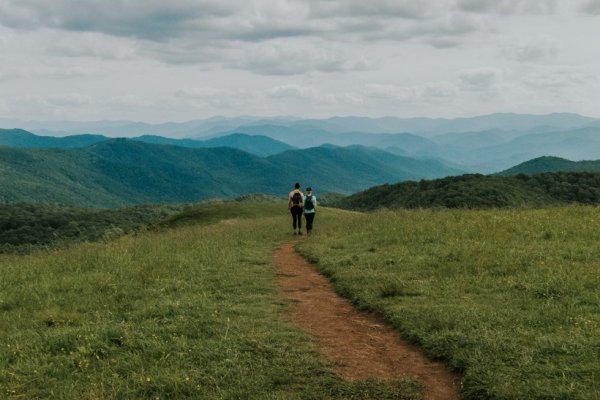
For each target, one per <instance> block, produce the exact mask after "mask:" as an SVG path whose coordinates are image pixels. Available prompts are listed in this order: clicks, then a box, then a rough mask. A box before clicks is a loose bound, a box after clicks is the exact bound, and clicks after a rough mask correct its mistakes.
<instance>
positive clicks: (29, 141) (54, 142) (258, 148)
mask: <svg viewBox="0 0 600 400" xmlns="http://www.w3.org/2000/svg"><path fill="white" fill-rule="evenodd" d="M107 140H111V138H109V137H106V136H102V135H91V134H83V135H73V136H65V137H54V136H38V135H34V134H33V133H31V132H27V131H24V130H22V129H0V146H8V147H20V148H51V149H52V148H56V149H72V148H79V147H86V146H90V145H92V144H96V143H100V142H104V141H107ZM132 140H136V141H140V142H145V143H152V144H164V145H171V146H180V147H189V148H195V149H198V148H214V147H230V148H233V149H238V150H243V151H246V152H248V153H251V154H255V155H258V156H261V157H265V156H269V155H273V154H277V153H281V152H283V151H286V150H292V149H294V147H292V146H290V145H288V144H285V143H283V142H279V141H277V140H275V139H271V138H269V137H266V136H261V135H253V136H250V135H245V134H241V133H234V134H230V135H227V136H221V137H217V138H213V139H207V140H194V139H173V138H166V137H162V136H153V135H145V136H139V137H135V138H132Z"/></svg>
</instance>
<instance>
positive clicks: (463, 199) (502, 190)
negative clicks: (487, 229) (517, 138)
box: [334, 172, 600, 211]
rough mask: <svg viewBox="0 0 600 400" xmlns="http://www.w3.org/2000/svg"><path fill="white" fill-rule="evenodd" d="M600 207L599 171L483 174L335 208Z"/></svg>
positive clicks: (383, 190) (367, 194)
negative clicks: (577, 204) (576, 204)
mask: <svg viewBox="0 0 600 400" xmlns="http://www.w3.org/2000/svg"><path fill="white" fill-rule="evenodd" d="M566 203H582V204H598V203H600V172H596V173H592V172H548V173H543V174H535V175H524V174H520V175H516V176H486V175H479V174H470V175H462V176H455V177H446V178H442V179H436V180H421V181H418V182H417V181H410V182H401V183H397V184H394V185H381V186H376V187H372V188H370V189H367V190H365V191H362V192H359V193H355V194H353V195H351V196H348V197H346V198H344V199H343V200H341V201H338V202H336V203H334V204H335V205H336V206H338V207H340V208H346V209H352V210H359V211H368V210H375V209H378V208H390V209H397V208H429V207H447V208H504V207H543V206H548V205H559V204H566Z"/></svg>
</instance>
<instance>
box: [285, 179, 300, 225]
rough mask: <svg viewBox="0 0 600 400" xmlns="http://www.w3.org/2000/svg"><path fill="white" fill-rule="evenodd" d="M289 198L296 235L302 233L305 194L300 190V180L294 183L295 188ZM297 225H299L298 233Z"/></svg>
mask: <svg viewBox="0 0 600 400" xmlns="http://www.w3.org/2000/svg"><path fill="white" fill-rule="evenodd" d="M288 198H289V201H288V208H289V210H290V212H291V213H292V226H293V227H294V235H302V205H303V204H304V194H303V193H302V191H301V190H300V184H299V183H298V182H296V184H295V185H294V190H292V191H291V192H290V195H289V196H288ZM296 226H297V227H298V232H297V233H296Z"/></svg>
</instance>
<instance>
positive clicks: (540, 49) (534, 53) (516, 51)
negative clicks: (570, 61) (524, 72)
mask: <svg viewBox="0 0 600 400" xmlns="http://www.w3.org/2000/svg"><path fill="white" fill-rule="evenodd" d="M504 54H505V55H506V56H508V57H510V58H512V59H514V60H516V61H519V62H539V61H546V60H550V59H553V58H555V57H556V56H557V54H558V45H557V43H556V42H554V41H552V40H550V39H538V40H533V41H528V42H522V43H518V44H514V45H511V46H509V47H507V48H505V50H504Z"/></svg>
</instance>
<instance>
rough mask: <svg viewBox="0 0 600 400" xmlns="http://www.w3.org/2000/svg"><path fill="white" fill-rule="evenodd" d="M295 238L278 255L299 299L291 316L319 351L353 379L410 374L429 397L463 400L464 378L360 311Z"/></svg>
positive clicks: (288, 290)
mask: <svg viewBox="0 0 600 400" xmlns="http://www.w3.org/2000/svg"><path fill="white" fill-rule="evenodd" d="M295 243H296V242H295V241H291V242H288V243H285V244H284V245H282V246H281V247H280V248H279V249H278V250H277V251H276V252H275V255H274V260H275V263H276V265H277V267H278V274H279V279H278V283H279V285H280V287H281V290H282V293H283V297H285V298H286V299H289V300H293V301H295V302H296V303H297V304H296V306H295V307H293V309H292V314H291V316H290V318H291V320H292V322H294V323H295V324H296V325H297V326H299V327H300V328H301V329H303V330H305V331H307V332H309V333H310V334H312V335H313V336H314V337H315V340H316V343H317V346H318V348H319V350H320V351H321V352H322V353H323V354H324V355H325V356H326V357H327V358H328V359H329V360H330V361H331V362H332V363H333V364H334V365H335V366H336V367H337V373H338V374H339V375H340V376H342V377H343V378H345V379H349V380H366V379H369V378H379V379H394V378H401V377H410V378H413V379H415V380H417V381H418V382H420V383H421V385H423V387H424V393H423V394H424V398H425V399H426V400H446V399H460V396H459V394H458V386H459V384H460V377H459V376H457V375H454V374H452V373H450V372H449V371H448V370H447V369H446V368H445V367H444V366H443V365H442V364H441V363H438V362H433V361H430V360H428V359H427V358H426V357H425V356H424V355H423V354H422V353H421V352H420V351H419V349H418V348H416V347H415V346H412V345H410V344H408V343H406V342H404V341H402V340H401V339H400V336H399V334H398V333H397V332H396V331H394V330H393V329H391V328H390V327H388V326H386V324H385V323H384V322H383V321H382V320H381V319H380V318H378V317H376V316H374V315H371V314H368V313H363V312H359V311H357V310H356V309H354V307H353V306H352V305H351V304H350V302H348V301H347V300H345V299H343V298H341V297H339V296H338V295H337V294H335V292H334V291H333V289H332V288H331V285H330V283H329V281H328V280H327V279H326V278H325V277H323V276H322V275H320V274H319V273H318V272H317V271H316V270H315V268H314V267H313V266H311V265H310V264H309V263H308V262H306V261H305V260H304V259H303V258H302V257H300V256H299V255H298V254H297V253H296V252H295V250H294V244H295Z"/></svg>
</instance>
